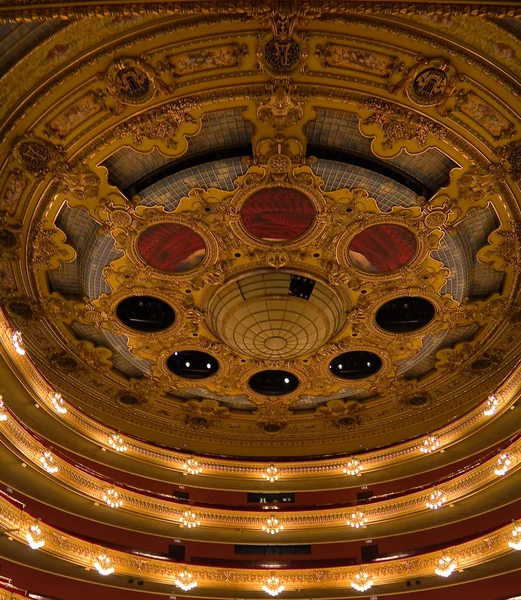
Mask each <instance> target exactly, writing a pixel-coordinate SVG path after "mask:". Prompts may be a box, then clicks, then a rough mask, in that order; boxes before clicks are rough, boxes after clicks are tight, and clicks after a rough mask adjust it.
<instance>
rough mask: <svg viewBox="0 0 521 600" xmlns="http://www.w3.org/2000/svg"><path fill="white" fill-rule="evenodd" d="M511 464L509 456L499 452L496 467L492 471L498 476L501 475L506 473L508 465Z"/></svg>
mask: <svg viewBox="0 0 521 600" xmlns="http://www.w3.org/2000/svg"><path fill="white" fill-rule="evenodd" d="M511 464H512V461H511V460H510V457H509V456H508V454H507V453H506V452H503V453H501V454H500V455H499V457H498V459H497V467H496V469H495V471H494V473H495V474H496V475H499V476H500V477H502V476H503V475H506V472H507V471H508V467H510V465H511Z"/></svg>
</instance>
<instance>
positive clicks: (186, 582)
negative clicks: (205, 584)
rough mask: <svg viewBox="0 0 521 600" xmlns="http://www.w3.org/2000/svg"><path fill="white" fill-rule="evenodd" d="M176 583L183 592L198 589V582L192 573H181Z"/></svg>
mask: <svg viewBox="0 0 521 600" xmlns="http://www.w3.org/2000/svg"><path fill="white" fill-rule="evenodd" d="M174 583H175V584H176V585H177V587H180V588H181V589H182V590H183V591H185V592H188V591H189V590H192V589H193V588H194V587H197V581H196V580H195V579H194V576H193V575H192V573H190V571H181V572H180V573H178V574H177V575H176V578H175V581H174Z"/></svg>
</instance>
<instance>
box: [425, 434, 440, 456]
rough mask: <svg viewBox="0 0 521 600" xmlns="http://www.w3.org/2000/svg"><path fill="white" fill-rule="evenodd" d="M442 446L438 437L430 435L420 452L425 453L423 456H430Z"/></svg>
mask: <svg viewBox="0 0 521 600" xmlns="http://www.w3.org/2000/svg"><path fill="white" fill-rule="evenodd" d="M440 445H441V443H440V440H439V439H438V438H437V437H436V436H434V435H429V436H427V437H426V438H425V439H424V440H423V442H422V444H421V446H420V452H423V454H430V453H431V452H435V451H436V450H438V448H439V447H440Z"/></svg>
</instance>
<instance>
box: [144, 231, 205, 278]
mask: <svg viewBox="0 0 521 600" xmlns="http://www.w3.org/2000/svg"><path fill="white" fill-rule="evenodd" d="M137 247H138V251H139V253H140V254H141V256H142V257H143V259H144V260H145V261H146V262H147V263H148V264H149V265H150V266H151V267H154V268H155V269H159V270H160V271H166V272H167V273H184V272H185V271H190V270H191V269H195V268H196V267H197V266H199V265H200V264H201V262H202V260H203V259H204V256H205V253H206V248H205V245H204V242H203V240H202V238H201V236H199V235H198V234H197V233H195V231H192V230H191V229H189V228H188V227H185V226H184V225H179V224H178V223H159V224H157V225H152V226H151V227H149V228H148V229H146V230H145V231H144V232H143V233H142V234H141V235H140V236H139V239H138V243H137Z"/></svg>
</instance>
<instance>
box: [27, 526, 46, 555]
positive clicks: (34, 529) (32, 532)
mask: <svg viewBox="0 0 521 600" xmlns="http://www.w3.org/2000/svg"><path fill="white" fill-rule="evenodd" d="M25 539H26V540H27V543H28V544H29V546H30V547H31V548H32V549H33V550H38V548H42V547H43V546H45V540H44V539H43V533H42V530H41V529H40V526H39V525H38V522H36V523H35V524H34V525H31V527H29V531H28V532H27V533H26V534H25Z"/></svg>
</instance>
